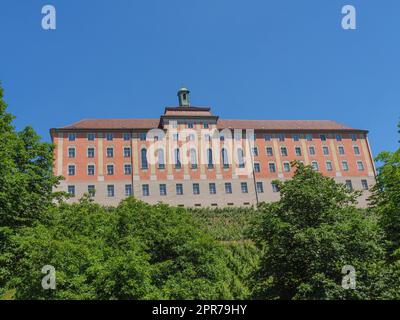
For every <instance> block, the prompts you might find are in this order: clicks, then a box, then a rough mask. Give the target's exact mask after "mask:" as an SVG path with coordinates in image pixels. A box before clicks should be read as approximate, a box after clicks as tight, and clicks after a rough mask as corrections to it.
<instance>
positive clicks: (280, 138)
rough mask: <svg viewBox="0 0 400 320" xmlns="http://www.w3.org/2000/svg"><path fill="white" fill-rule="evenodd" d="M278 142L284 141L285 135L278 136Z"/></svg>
mask: <svg viewBox="0 0 400 320" xmlns="http://www.w3.org/2000/svg"><path fill="white" fill-rule="evenodd" d="M278 139H279V141H285V135H284V134H283V133H280V134H278Z"/></svg>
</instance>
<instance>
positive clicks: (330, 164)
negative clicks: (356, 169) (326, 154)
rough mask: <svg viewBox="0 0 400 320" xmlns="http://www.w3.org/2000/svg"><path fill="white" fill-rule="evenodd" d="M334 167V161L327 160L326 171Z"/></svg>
mask: <svg viewBox="0 0 400 320" xmlns="http://www.w3.org/2000/svg"><path fill="white" fill-rule="evenodd" d="M332 170H333V167H332V162H330V161H327V162H326V171H332Z"/></svg>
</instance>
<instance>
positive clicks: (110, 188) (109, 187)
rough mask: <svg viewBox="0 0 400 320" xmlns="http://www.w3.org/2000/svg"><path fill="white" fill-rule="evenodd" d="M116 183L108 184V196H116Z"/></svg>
mask: <svg viewBox="0 0 400 320" xmlns="http://www.w3.org/2000/svg"><path fill="white" fill-rule="evenodd" d="M114 194H115V192H114V185H113V184H109V185H107V196H108V197H114Z"/></svg>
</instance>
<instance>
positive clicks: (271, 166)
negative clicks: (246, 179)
mask: <svg viewBox="0 0 400 320" xmlns="http://www.w3.org/2000/svg"><path fill="white" fill-rule="evenodd" d="M341 165H342V168H341V169H342V170H343V171H349V163H348V162H347V161H342V162H341ZM356 165H357V170H358V171H364V169H365V168H364V163H363V162H362V161H357V162H356ZM311 166H312V167H313V169H314V170H316V171H319V170H320V167H319V163H318V161H312V162H311ZM180 167H181V165H180V164H176V165H175V168H180ZM191 167H192V169H195V168H197V165H193V164H192V166H191ZM208 167H209V168H211V166H210V165H209V166H208ZM123 168H124V174H125V175H131V174H132V165H131V164H124V166H123ZM158 168H159V169H165V165H164V164H158ZM325 169H326V171H328V172H331V171H333V165H332V162H331V161H326V162H325ZM106 171H107V175H114V173H115V166H114V165H113V164H107V166H106ZM254 171H255V172H261V164H260V163H259V162H255V163H254ZM268 171H269V172H271V173H275V172H276V164H275V162H270V163H268ZM283 171H284V172H290V171H291V165H290V163H289V162H283ZM75 174H76V166H75V165H74V164H70V165H68V175H69V176H74V175H75ZM87 175H88V176H94V175H95V165H94V164H89V165H88V166H87Z"/></svg>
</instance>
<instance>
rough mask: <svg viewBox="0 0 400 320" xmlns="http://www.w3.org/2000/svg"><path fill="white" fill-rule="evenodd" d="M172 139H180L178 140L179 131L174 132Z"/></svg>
mask: <svg viewBox="0 0 400 320" xmlns="http://www.w3.org/2000/svg"><path fill="white" fill-rule="evenodd" d="M172 140H174V141H178V140H179V133H174V134H173V135H172Z"/></svg>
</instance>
